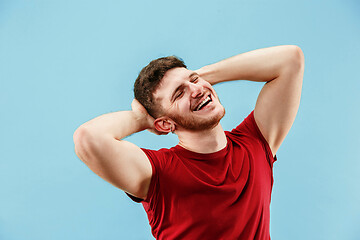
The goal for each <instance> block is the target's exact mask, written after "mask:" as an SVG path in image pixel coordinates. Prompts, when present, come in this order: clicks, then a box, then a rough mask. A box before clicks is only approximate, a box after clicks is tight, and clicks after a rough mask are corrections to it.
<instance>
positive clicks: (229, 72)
mask: <svg viewBox="0 0 360 240" xmlns="http://www.w3.org/2000/svg"><path fill="white" fill-rule="evenodd" d="M196 72H197V73H198V74H199V75H200V76H201V77H202V78H204V79H205V80H207V81H209V82H210V83H211V84H216V83H219V82H225V81H232V80H250V81H258V82H266V84H265V85H264V87H263V88H262V90H261V92H260V94H259V96H258V99H257V102H256V106H255V110H254V117H255V121H256V123H257V125H258V126H259V128H260V131H261V132H262V134H263V135H264V137H265V139H266V140H267V142H268V143H269V145H270V148H271V150H272V153H273V155H275V154H276V152H277V150H278V149H279V147H280V145H281V143H282V142H283V140H284V139H285V137H286V135H287V133H288V132H289V130H290V128H291V126H292V124H293V122H294V120H295V116H296V114H297V111H298V108H299V104H300V97H301V88H302V80H303V73H304V56H303V53H302V51H301V49H300V48H299V47H297V46H294V45H284V46H276V47H270V48H263V49H257V50H254V51H250V52H246V53H242V54H239V55H236V56H233V57H231V58H228V59H225V60H223V61H220V62H218V63H215V64H211V65H208V66H205V67H203V68H201V69H199V70H197V71H196Z"/></svg>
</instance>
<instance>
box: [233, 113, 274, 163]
mask: <svg viewBox="0 0 360 240" xmlns="http://www.w3.org/2000/svg"><path fill="white" fill-rule="evenodd" d="M231 132H232V133H233V134H237V135H248V136H251V137H254V138H256V139H258V140H260V142H261V144H262V146H263V148H264V150H265V153H266V157H267V160H268V162H269V164H270V166H271V167H272V166H273V163H274V162H275V161H276V160H277V156H276V155H275V156H273V153H272V151H271V148H270V146H269V143H268V142H267V141H266V139H265V137H264V136H263V134H262V133H261V131H260V129H259V127H258V125H257V124H256V121H255V118H254V110H253V111H252V112H251V113H250V114H249V115H248V116H247V117H246V118H245V119H244V121H243V122H241V123H240V125H238V126H237V127H236V128H234V129H233V130H232V131H231Z"/></svg>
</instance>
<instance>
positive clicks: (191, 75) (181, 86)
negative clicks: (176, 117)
mask: <svg viewBox="0 0 360 240" xmlns="http://www.w3.org/2000/svg"><path fill="white" fill-rule="evenodd" d="M195 75H198V74H197V72H192V73H190V74H189V76H188V79H190V78H192V77H193V76H195ZM183 87H184V84H181V85H180V86H178V87H177V88H176V89H175V91H174V92H173V94H172V95H171V99H170V101H171V102H174V97H175V94H176V93H177V92H178V91H179V90H180V89H181V88H183Z"/></svg>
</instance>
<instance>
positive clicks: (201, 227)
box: [128, 111, 276, 240]
mask: <svg viewBox="0 0 360 240" xmlns="http://www.w3.org/2000/svg"><path fill="white" fill-rule="evenodd" d="M253 112H254V111H252V112H251V113H250V114H249V116H248V117H247V118H245V119H244V121H243V122H242V123H241V124H240V125H239V126H237V127H236V128H235V129H233V130H232V131H231V132H228V131H225V134H226V137H227V141H228V143H227V146H226V147H225V148H224V149H222V150H220V151H218V152H214V153H208V154H202V153H196V152H192V151H189V150H187V149H185V148H183V147H181V146H179V145H177V146H175V147H172V148H170V149H160V150H158V151H155V150H149V149H143V151H144V152H145V153H146V155H147V156H148V158H149V160H150V162H151V165H152V170H153V176H152V178H151V183H150V188H149V192H148V195H147V198H146V199H145V200H142V199H139V198H136V197H133V196H131V195H130V194H128V195H129V196H130V197H131V198H132V199H133V200H134V201H136V202H142V204H143V207H144V209H145V211H146V212H147V215H148V219H149V223H150V226H151V231H152V234H153V236H154V237H155V238H156V239H160V240H162V239H165V240H171V239H227V240H228V239H246V240H248V239H259V240H264V239H265V240H268V239H270V232H269V227H270V199H271V189H272V185H273V174H272V166H273V163H274V161H276V156H275V157H273V155H272V153H271V149H270V147H269V145H268V143H267V142H266V140H265V138H264V137H263V135H262V134H261V132H260V130H259V128H258V126H257V125H256V123H255V119H254V114H253Z"/></svg>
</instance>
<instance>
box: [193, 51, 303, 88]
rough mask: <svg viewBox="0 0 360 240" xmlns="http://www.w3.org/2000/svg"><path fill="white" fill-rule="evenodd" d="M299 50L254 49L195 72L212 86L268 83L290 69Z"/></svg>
mask: <svg viewBox="0 0 360 240" xmlns="http://www.w3.org/2000/svg"><path fill="white" fill-rule="evenodd" d="M299 49H300V48H298V47H297V46H294V45H284V46H276V47H269V48H263V49H256V50H253V51H250V52H246V53H242V54H239V55H236V56H233V57H230V58H227V59H225V60H222V61H220V62H217V63H214V64H211V65H207V66H204V67H202V68H200V69H199V70H197V71H196V72H197V73H198V74H199V75H200V76H201V77H202V78H204V79H205V80H207V81H208V82H210V83H211V84H212V85H214V84H216V83H219V82H225V81H232V80H250V81H257V82H268V81H271V80H273V79H275V78H277V77H278V76H279V75H280V74H281V73H282V72H283V71H285V70H286V69H287V68H289V67H291V65H292V64H293V59H296V54H298V52H299ZM300 51H301V50H300Z"/></svg>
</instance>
